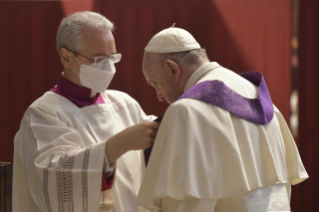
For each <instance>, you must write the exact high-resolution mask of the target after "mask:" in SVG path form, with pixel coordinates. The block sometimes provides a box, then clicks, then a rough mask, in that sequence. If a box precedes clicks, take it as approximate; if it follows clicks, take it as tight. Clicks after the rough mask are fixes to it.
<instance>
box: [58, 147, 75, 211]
mask: <svg viewBox="0 0 319 212" xmlns="http://www.w3.org/2000/svg"><path fill="white" fill-rule="evenodd" d="M78 151H79V150H70V151H67V152H66V153H64V154H63V156H62V157H60V160H59V164H58V166H57V168H56V178H57V186H58V202H59V211H61V212H62V211H63V212H73V211H74V202H73V183H72V169H73V164H74V158H75V154H76V153H77V152H78Z"/></svg>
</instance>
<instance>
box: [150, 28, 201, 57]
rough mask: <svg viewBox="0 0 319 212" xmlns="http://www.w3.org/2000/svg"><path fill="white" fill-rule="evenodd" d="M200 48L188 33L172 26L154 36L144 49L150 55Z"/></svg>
mask: <svg viewBox="0 0 319 212" xmlns="http://www.w3.org/2000/svg"><path fill="white" fill-rule="evenodd" d="M200 48H201V47H200V45H199V43H197V41H196V40H195V38H194V37H193V36H192V35H191V34H190V33H189V32H187V31H186V30H184V29H181V28H176V27H174V26H173V27H170V28H168V29H164V30H162V31H160V32H159V33H157V34H156V35H154V36H153V37H152V39H151V40H150V42H149V43H148V44H147V46H146V47H145V51H146V52H151V53H173V52H184V51H189V50H193V49H200Z"/></svg>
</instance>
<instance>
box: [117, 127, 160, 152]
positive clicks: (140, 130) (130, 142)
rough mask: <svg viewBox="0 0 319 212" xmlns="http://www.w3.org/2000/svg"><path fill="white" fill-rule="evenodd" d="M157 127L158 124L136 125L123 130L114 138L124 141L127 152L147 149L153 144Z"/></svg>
mask: <svg viewBox="0 0 319 212" xmlns="http://www.w3.org/2000/svg"><path fill="white" fill-rule="evenodd" d="M158 127H159V123H158V122H147V123H143V124H137V125H134V126H132V127H129V128H127V129H125V130H123V131H122V132H120V133H118V134H117V135H116V136H118V138H117V139H120V140H123V141H125V142H124V144H125V145H126V149H127V151H129V150H139V149H147V148H149V147H151V146H152V144H153V143H154V140H155V137H156V134H157V130H158Z"/></svg>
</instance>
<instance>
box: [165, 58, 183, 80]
mask: <svg viewBox="0 0 319 212" xmlns="http://www.w3.org/2000/svg"><path fill="white" fill-rule="evenodd" d="M164 68H165V70H167V71H168V74H169V75H170V76H171V77H173V79H174V81H175V82H178V81H179V80H180V78H181V69H180V67H179V65H178V64H177V63H176V62H175V61H173V60H165V62H164Z"/></svg>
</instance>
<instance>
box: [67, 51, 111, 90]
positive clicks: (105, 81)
mask: <svg viewBox="0 0 319 212" xmlns="http://www.w3.org/2000/svg"><path fill="white" fill-rule="evenodd" d="M73 57H74V55H73ZM74 58H75V59H76V57H74ZM76 61H77V62H78V63H79V64H80V65H81V68H80V75H79V74H77V73H76V72H75V71H74V69H73V68H72V67H71V69H72V70H73V71H74V73H76V75H78V77H79V78H80V82H81V84H82V85H83V86H84V87H87V88H90V89H91V90H92V91H96V92H98V93H103V92H104V91H105V90H106V89H107V88H108V86H109V84H110V83H111V81H112V79H113V77H114V74H115V72H116V69H115V66H114V63H113V61H112V60H111V59H105V60H103V61H102V62H100V63H97V64H91V65H85V64H81V63H80V62H79V61H78V60H77V59H76Z"/></svg>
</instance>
